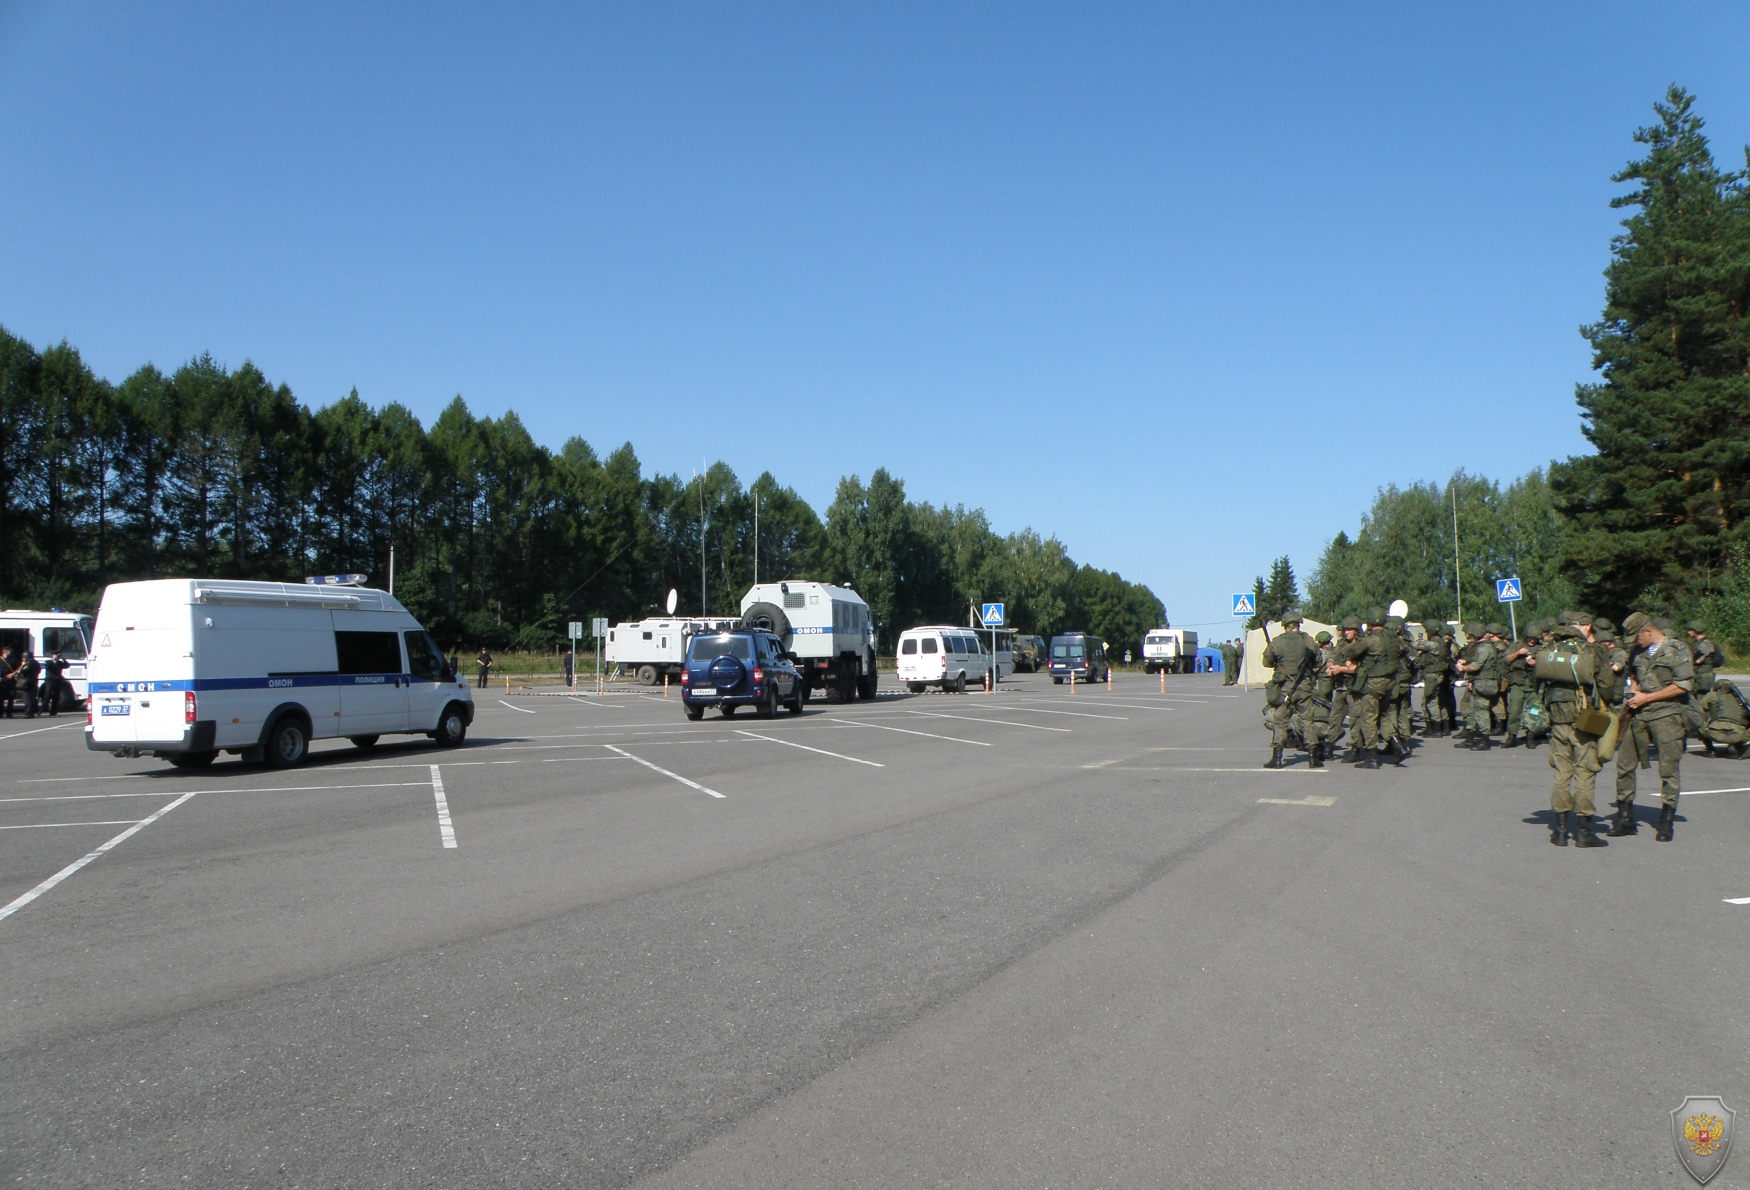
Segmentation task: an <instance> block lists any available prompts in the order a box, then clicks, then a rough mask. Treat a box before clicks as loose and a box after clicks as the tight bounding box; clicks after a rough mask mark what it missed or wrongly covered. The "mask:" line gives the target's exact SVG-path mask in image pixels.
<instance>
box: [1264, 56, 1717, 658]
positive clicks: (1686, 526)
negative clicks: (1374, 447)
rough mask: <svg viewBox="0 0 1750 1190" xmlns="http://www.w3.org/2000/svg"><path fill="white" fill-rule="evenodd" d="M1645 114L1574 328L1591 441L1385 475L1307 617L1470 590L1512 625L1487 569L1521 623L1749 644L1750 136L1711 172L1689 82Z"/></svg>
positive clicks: (1452, 606)
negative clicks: (1617, 626)
mask: <svg viewBox="0 0 1750 1190" xmlns="http://www.w3.org/2000/svg"><path fill="white" fill-rule="evenodd" d="M1654 112H1655V113H1656V115H1657V116H1658V120H1657V122H1656V123H1654V124H1652V125H1650V126H1648V127H1645V128H1641V129H1638V130H1637V131H1636V132H1635V134H1634V140H1635V141H1636V143H1638V144H1640V145H1642V146H1645V153H1644V155H1643V156H1641V157H1639V158H1638V159H1636V160H1633V161H1631V162H1629V164H1628V165H1627V166H1626V167H1624V168H1623V169H1622V170H1621V171H1619V172H1618V173H1617V174H1615V175H1614V176H1613V178H1612V181H1614V182H1617V183H1626V184H1628V185H1630V186H1631V187H1632V189H1631V190H1630V191H1629V192H1628V193H1626V194H1623V195H1620V196H1618V197H1617V198H1615V199H1613V200H1612V203H1611V205H1612V206H1613V207H1615V208H1619V209H1624V210H1626V211H1628V215H1627V217H1626V218H1624V220H1623V222H1622V231H1621V233H1620V234H1618V235H1617V236H1616V237H1615V238H1614V239H1613V240H1612V241H1611V245H1610V250H1611V259H1610V263H1609V265H1608V267H1607V268H1606V269H1605V274H1604V279H1605V296H1604V309H1603V312H1602V314H1601V316H1600V318H1599V319H1598V321H1597V322H1594V323H1592V324H1590V325H1588V326H1586V327H1583V328H1582V330H1581V334H1582V335H1584V336H1585V338H1586V340H1587V342H1588V343H1590V344H1591V346H1592V351H1593V367H1594V369H1595V371H1597V372H1598V374H1599V376H1598V379H1597V380H1596V381H1595V382H1593V383H1588V384H1581V385H1579V386H1577V389H1576V393H1575V399H1576V401H1577V403H1578V405H1579V408H1580V418H1581V423H1580V425H1581V432H1582V433H1583V434H1584V435H1585V437H1586V439H1587V441H1588V442H1589V443H1590V444H1591V445H1592V447H1593V453H1591V454H1588V455H1582V456H1575V457H1572V458H1569V459H1566V460H1562V461H1556V462H1552V463H1551V464H1550V465H1549V466H1548V467H1547V468H1540V469H1538V470H1534V471H1532V472H1531V473H1530V474H1528V475H1525V476H1523V477H1521V478H1520V479H1518V480H1515V481H1514V482H1512V483H1510V484H1508V485H1507V486H1506V487H1502V486H1501V485H1500V484H1499V483H1496V482H1494V481H1491V480H1489V479H1486V478H1483V477H1480V476H1473V475H1467V474H1465V473H1464V472H1462V471H1461V472H1460V473H1458V474H1457V475H1454V476H1453V477H1452V478H1451V479H1450V480H1449V481H1448V482H1447V483H1445V484H1444V485H1440V484H1433V483H1427V484H1414V485H1411V486H1410V487H1408V488H1402V489H1400V488H1397V487H1388V488H1385V489H1382V490H1381V491H1380V492H1379V494H1378V497H1377V498H1376V499H1375V501H1374V504H1373V508H1372V509H1371V510H1370V511H1369V513H1368V514H1367V515H1366V516H1365V517H1363V518H1362V521H1361V527H1360V530H1359V531H1358V532H1357V533H1356V534H1354V535H1353V536H1351V535H1349V534H1348V533H1346V532H1345V533H1339V534H1337V536H1336V537H1335V538H1334V539H1332V541H1331V542H1330V544H1329V545H1328V546H1327V547H1326V549H1325V552H1324V554H1323V556H1322V557H1321V558H1320V559H1319V564H1318V567H1317V568H1316V570H1315V571H1314V573H1313V576H1312V578H1311V580H1310V582H1309V583H1308V601H1307V606H1308V611H1309V614H1313V615H1315V616H1317V617H1319V618H1321V619H1333V618H1337V617H1340V616H1342V615H1347V614H1351V613H1358V612H1360V611H1362V610H1364V609H1365V608H1366V607H1368V606H1371V605H1374V604H1383V603H1385V602H1386V601H1387V600H1389V599H1392V598H1403V599H1406V600H1408V601H1409V604H1410V608H1411V613H1412V615H1414V616H1417V617H1422V618H1429V617H1433V618H1443V619H1444V618H1453V617H1454V616H1456V614H1457V608H1458V604H1459V601H1460V597H1461V596H1462V601H1463V605H1464V614H1465V618H1466V619H1474V618H1482V619H1485V620H1487V619H1505V616H1504V615H1503V614H1502V611H1503V609H1501V608H1500V607H1499V605H1497V604H1496V603H1495V591H1494V582H1493V580H1494V579H1495V578H1497V577H1505V576H1508V575H1514V574H1516V575H1518V576H1519V577H1520V578H1521V579H1522V581H1523V584H1524V588H1525V596H1526V600H1525V602H1523V603H1521V604H1520V605H1519V608H1520V612H1521V619H1523V618H1525V617H1526V616H1527V615H1529V616H1543V615H1553V614H1556V613H1558V612H1559V611H1561V610H1562V609H1564V608H1568V607H1574V606H1584V607H1588V608H1592V609H1595V610H1596V611H1599V612H1605V613H1609V614H1611V615H1613V616H1616V615H1621V614H1626V613H1627V612H1628V611H1630V610H1638V611H1644V612H1648V613H1650V614H1665V615H1671V616H1674V617H1676V618H1678V619H1688V618H1691V617H1701V618H1703V619H1706V620H1708V621H1709V622H1710V625H1711V627H1712V629H1713V631H1714V632H1715V633H1716V634H1718V635H1719V636H1720V637H1721V638H1723V639H1724V640H1725V641H1726V642H1727V643H1728V644H1729V645H1731V646H1732V647H1733V648H1734V649H1736V650H1740V651H1742V650H1747V649H1750V148H1747V149H1746V150H1745V164H1746V168H1745V169H1739V170H1725V169H1722V168H1721V167H1720V165H1719V164H1718V162H1716V161H1715V159H1714V156H1713V152H1712V150H1711V149H1710V147H1709V145H1708V141H1707V137H1706V136H1705V135H1704V134H1703V127H1704V122H1703V120H1702V118H1701V116H1700V115H1699V114H1698V113H1697V111H1696V109H1695V98H1694V96H1692V95H1691V94H1689V92H1687V91H1685V90H1684V89H1683V88H1681V87H1677V86H1673V87H1671V88H1670V89H1669V90H1668V91H1667V93H1666V95H1665V98H1664V101H1663V102H1660V103H1656V104H1654ZM1455 504H1456V509H1457V518H1458V523H1457V526H1456V546H1457V548H1456V552H1455V548H1454V545H1455V543H1454V528H1455V527H1454V524H1453V510H1454V506H1455ZM1283 561H1286V560H1283ZM1263 585H1265V586H1267V585H1268V584H1263ZM1473 609H1475V610H1474V611H1473Z"/></svg>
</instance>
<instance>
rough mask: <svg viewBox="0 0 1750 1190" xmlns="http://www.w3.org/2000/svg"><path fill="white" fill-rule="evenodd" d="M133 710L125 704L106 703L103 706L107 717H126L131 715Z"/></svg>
mask: <svg viewBox="0 0 1750 1190" xmlns="http://www.w3.org/2000/svg"><path fill="white" fill-rule="evenodd" d="M133 709H134V708H133V707H132V706H130V705H129V704H128V703H125V702H106V703H104V704H103V713H104V714H105V715H126V714H130V713H131V712H132V711H133Z"/></svg>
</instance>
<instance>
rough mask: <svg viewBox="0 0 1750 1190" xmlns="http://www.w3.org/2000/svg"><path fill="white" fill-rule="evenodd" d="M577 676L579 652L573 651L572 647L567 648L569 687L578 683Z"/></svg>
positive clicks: (566, 683)
mask: <svg viewBox="0 0 1750 1190" xmlns="http://www.w3.org/2000/svg"><path fill="white" fill-rule="evenodd" d="M576 677H577V654H576V653H573V652H572V651H571V650H570V649H566V650H565V685H566V687H567V688H569V687H572V686H575V685H576V684H577V682H576Z"/></svg>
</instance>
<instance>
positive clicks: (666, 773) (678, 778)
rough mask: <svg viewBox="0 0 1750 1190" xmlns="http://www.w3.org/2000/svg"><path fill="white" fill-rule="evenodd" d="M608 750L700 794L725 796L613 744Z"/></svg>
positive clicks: (608, 746)
mask: <svg viewBox="0 0 1750 1190" xmlns="http://www.w3.org/2000/svg"><path fill="white" fill-rule="evenodd" d="M607 748H608V751H610V752H618V753H619V754H620V755H621V756H624V757H625V758H626V759H627V760H636V761H637V762H638V763H639V764H641V765H643V766H644V767H645V768H647V769H651V770H653V771H655V772H658V773H661V774H662V775H663V776H665V777H673V778H674V779H675V780H676V781H679V782H680V783H681V784H682V785H690V786H692V787H693V788H694V789H697V790H698V791H699V792H700V793H708V794H710V795H711V796H712V797H722V796H723V795H722V794H721V793H718V792H717V791H716V790H715V789H707V788H706V787H705V786H703V785H701V784H699V783H698V782H697V781H689V780H687V779H686V778H685V777H683V776H681V775H680V774H679V773H671V772H669V771H668V770H667V769H665V768H663V767H662V766H661V765H659V764H651V763H650V762H649V761H648V760H645V759H644V758H643V757H642V756H634V755H632V754H631V753H630V752H628V751H626V750H625V749H624V748H616V747H614V746H613V745H612V744H609V745H607Z"/></svg>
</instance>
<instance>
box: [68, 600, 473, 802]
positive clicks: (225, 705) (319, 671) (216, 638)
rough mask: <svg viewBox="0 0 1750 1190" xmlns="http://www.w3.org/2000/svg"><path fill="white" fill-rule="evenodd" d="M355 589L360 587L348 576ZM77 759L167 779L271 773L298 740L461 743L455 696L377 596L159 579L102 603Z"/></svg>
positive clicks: (464, 698)
mask: <svg viewBox="0 0 1750 1190" xmlns="http://www.w3.org/2000/svg"><path fill="white" fill-rule="evenodd" d="M360 577H362V576H360ZM94 634H95V636H96V643H95V645H94V646H93V648H92V650H91V655H92V659H91V665H90V671H91V674H90V690H91V695H90V697H91V705H90V708H89V712H88V716H87V725H86V729H85V746H86V747H88V748H90V749H92V750H93V751H98V752H113V753H114V754H115V755H117V756H144V755H147V754H151V755H154V756H160V757H163V758H164V759H166V760H168V761H170V763H171V764H174V765H177V766H178V767H180V768H199V767H201V766H204V765H208V764H211V763H212V762H213V760H214V758H215V757H217V756H218V754H219V752H220V751H225V752H230V753H233V754H235V755H241V756H243V757H244V758H245V759H246V760H252V761H253V760H260V761H265V762H266V763H267V764H269V765H273V766H275V767H283V766H289V765H294V764H297V763H299V762H300V761H302V760H303V759H304V757H305V755H306V753H307V752H308V750H309V746H310V741H311V740H320V739H333V738H335V737H343V738H345V739H349V740H351V741H352V742H353V743H354V744H355V745H357V746H358V747H360V748H369V747H371V746H372V745H374V744H375V743H376V742H377V740H378V738H379V737H381V736H384V735H391V734H419V735H426V736H430V737H431V738H432V739H434V740H436V741H437V742H438V744H439V745H440V746H442V747H447V748H453V747H455V746H456V745H458V744H460V743H461V742H462V738H463V737H464V736H465V735H466V734H467V731H468V725H469V724H470V723H472V722H473V720H474V700H473V697H472V696H471V694H470V693H469V690H468V684H467V682H465V681H462V680H460V679H458V678H457V676H456V673H455V671H454V670H452V669H451V668H450V667H449V663H448V662H446V661H445V660H444V656H443V653H442V651H441V650H439V648H438V646H437V642H436V641H434V640H432V638H431V636H430V635H429V634H427V633H426V631H425V630H424V629H423V628H421V627H420V625H419V621H418V620H415V619H414V618H413V616H412V615H410V614H409V613H408V611H407V609H406V608H404V607H402V606H401V604H399V603H398V602H396V600H395V597H394V596H393V595H390V594H388V593H387V592H384V591H377V590H372V589H370V588H365V587H352V586H309V585H299V584H295V583H252V582H231V581H221V580H217V579H159V580H155V581H151V582H139V583H114V584H111V585H110V586H109V587H108V588H106V589H105V590H104V593H103V604H102V606H101V607H99V608H98V610H97V624H96V627H95V629H94Z"/></svg>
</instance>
